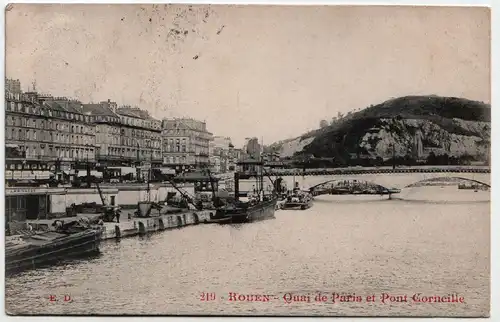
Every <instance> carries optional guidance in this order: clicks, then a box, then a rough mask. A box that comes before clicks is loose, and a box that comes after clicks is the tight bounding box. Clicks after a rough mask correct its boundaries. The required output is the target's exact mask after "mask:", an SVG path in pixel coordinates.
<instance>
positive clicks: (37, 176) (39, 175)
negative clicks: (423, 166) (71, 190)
mask: <svg viewBox="0 0 500 322" xmlns="http://www.w3.org/2000/svg"><path fill="white" fill-rule="evenodd" d="M52 176H54V174H53V173H52V172H50V171H38V170H34V171H29V170H28V171H26V170H25V171H20V170H7V171H5V179H7V180H9V179H11V180H21V179H23V180H24V179H25V180H46V179H50V177H52Z"/></svg>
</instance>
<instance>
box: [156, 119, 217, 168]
mask: <svg viewBox="0 0 500 322" xmlns="http://www.w3.org/2000/svg"><path fill="white" fill-rule="evenodd" d="M162 139H163V144H162V145H163V164H164V165H165V166H167V167H170V168H172V169H175V170H176V172H178V173H180V172H186V171H192V170H194V169H201V168H205V167H208V166H209V165H210V159H209V145H210V141H212V139H213V134H212V133H210V132H209V131H208V130H207V125H206V123H205V122H201V121H198V120H194V119H190V118H180V119H179V118H177V119H164V120H163V122H162Z"/></svg>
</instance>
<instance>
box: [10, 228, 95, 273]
mask: <svg viewBox="0 0 500 322" xmlns="http://www.w3.org/2000/svg"><path fill="white" fill-rule="evenodd" d="M67 227H68V229H67V230H58V231H47V232H43V233H39V234H34V235H30V236H20V239H18V240H17V242H15V243H10V244H9V243H6V247H5V271H6V273H7V274H14V273H18V272H21V271H25V270H28V269H36V268H39V267H42V266H46V265H48V264H51V263H57V262H58V261H61V260H65V259H68V258H78V257H83V256H90V255H95V254H98V253H99V245H100V241H101V230H100V229H98V228H97V229H93V228H80V229H79V227H78V226H75V225H72V226H71V227H69V226H67Z"/></svg>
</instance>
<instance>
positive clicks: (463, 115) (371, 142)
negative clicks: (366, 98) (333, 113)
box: [272, 96, 491, 164]
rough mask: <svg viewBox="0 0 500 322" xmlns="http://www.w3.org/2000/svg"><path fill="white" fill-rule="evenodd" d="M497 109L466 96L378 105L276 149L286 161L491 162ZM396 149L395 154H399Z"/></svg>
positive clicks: (418, 98)
mask: <svg viewBox="0 0 500 322" xmlns="http://www.w3.org/2000/svg"><path fill="white" fill-rule="evenodd" d="M490 122H491V109H490V106H489V105H488V104H484V103H482V102H477V101H471V100H467V99H463V98H455V97H440V96H405V97H400V98H396V99H391V100H388V101H385V102H383V103H381V104H378V105H372V106H370V107H368V108H365V109H363V110H361V111H359V112H355V113H351V114H348V115H347V116H345V117H342V118H340V119H337V120H335V121H333V122H332V123H331V124H330V125H329V126H326V127H324V128H322V129H318V130H316V131H312V132H309V133H307V134H304V135H302V136H300V137H297V138H294V139H290V140H285V141H282V142H279V143H277V144H274V145H272V147H273V148H274V149H275V150H277V151H279V152H280V153H281V156H282V157H293V156H295V157H300V156H309V157H310V156H313V157H315V158H331V159H334V160H336V162H338V163H341V164H346V163H349V160H353V159H360V158H361V159H377V158H379V159H380V158H382V159H389V158H392V157H393V153H394V156H395V157H396V158H397V157H406V158H409V157H411V158H414V159H415V160H417V159H418V160H421V159H426V158H428V157H429V155H432V156H439V155H446V156H447V157H456V158H461V157H467V158H469V159H470V160H487V159H488V156H489V145H490V131H491V123H490ZM393 146H394V151H393Z"/></svg>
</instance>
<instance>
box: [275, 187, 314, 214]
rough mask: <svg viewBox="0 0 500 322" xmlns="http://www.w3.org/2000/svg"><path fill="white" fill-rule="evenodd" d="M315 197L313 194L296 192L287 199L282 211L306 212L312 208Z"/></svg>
mask: <svg viewBox="0 0 500 322" xmlns="http://www.w3.org/2000/svg"><path fill="white" fill-rule="evenodd" d="M312 204H313V197H312V196H311V194H309V193H307V192H304V191H299V190H296V191H295V192H294V193H293V194H292V195H289V196H287V197H286V199H285V202H284V204H283V205H282V209H300V210H305V209H308V208H311V207H312Z"/></svg>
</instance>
